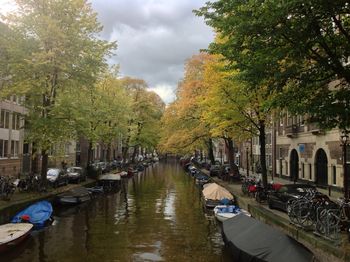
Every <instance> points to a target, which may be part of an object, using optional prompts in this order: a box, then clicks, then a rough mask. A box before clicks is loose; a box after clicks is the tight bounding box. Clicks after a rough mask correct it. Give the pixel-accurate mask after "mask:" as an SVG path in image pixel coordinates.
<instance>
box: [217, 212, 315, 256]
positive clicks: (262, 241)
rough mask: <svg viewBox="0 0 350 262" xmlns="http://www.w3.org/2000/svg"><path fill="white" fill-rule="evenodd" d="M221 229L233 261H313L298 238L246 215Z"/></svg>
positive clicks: (229, 220)
mask: <svg viewBox="0 0 350 262" xmlns="http://www.w3.org/2000/svg"><path fill="white" fill-rule="evenodd" d="M222 230H223V237H224V241H225V243H226V244H227V245H228V247H229V249H230V251H231V254H232V255H233V260H234V261H240V262H251V261H254V262H255V261H256V262H280V261H283V262H295V261H298V262H307V261H313V258H314V256H313V254H312V253H311V252H310V251H309V250H308V249H307V248H306V247H304V246H303V245H302V244H300V243H299V242H297V241H296V240H295V239H293V238H291V237H289V236H288V235H286V234H284V233H282V232H280V231H279V230H277V229H275V228H273V227H270V226H268V225H266V224H264V223H262V222H260V221H258V220H256V219H254V218H251V217H249V216H245V215H243V214H240V215H237V216H235V217H233V218H230V219H227V220H226V221H224V222H223V228H222Z"/></svg>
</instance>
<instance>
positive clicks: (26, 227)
mask: <svg viewBox="0 0 350 262" xmlns="http://www.w3.org/2000/svg"><path fill="white" fill-rule="evenodd" d="M32 228H33V225H32V224H30V223H9V224H4V225H0V252H4V251H6V250H8V249H10V248H13V247H15V246H16V245H18V244H19V243H21V242H22V241H23V240H24V239H25V238H26V237H27V236H28V235H29V233H30V230H31V229H32Z"/></svg>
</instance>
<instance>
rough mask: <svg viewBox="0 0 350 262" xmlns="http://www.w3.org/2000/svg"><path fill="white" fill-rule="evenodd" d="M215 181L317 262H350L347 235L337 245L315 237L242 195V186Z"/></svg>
mask: <svg viewBox="0 0 350 262" xmlns="http://www.w3.org/2000/svg"><path fill="white" fill-rule="evenodd" d="M214 181H215V182H216V183H218V184H220V185H221V186H223V187H225V188H226V189H227V190H229V191H230V192H231V193H232V194H233V195H234V196H235V200H236V202H237V204H238V205H239V206H240V207H241V208H243V209H246V210H248V211H249V212H250V213H251V214H252V216H253V217H254V218H256V219H259V220H260V221H262V222H264V223H266V224H268V225H270V226H272V227H275V228H277V229H279V230H281V231H283V232H284V233H286V234H287V235H289V236H291V237H292V238H294V239H296V240H297V241H298V242H300V243H302V244H303V245H304V246H305V247H307V248H308V249H310V250H311V252H313V254H314V255H315V257H316V259H317V261H320V262H340V261H350V244H349V242H348V241H347V239H346V236H345V235H344V236H342V241H341V243H342V244H340V245H335V244H334V243H332V242H330V241H327V240H325V239H323V238H321V237H318V236H316V235H314V234H313V233H312V232H307V231H305V230H303V229H301V228H298V227H296V226H294V225H292V224H291V223H290V221H289V218H288V216H287V215H286V214H284V213H282V212H280V211H276V210H271V209H269V208H268V207H267V206H266V205H262V204H258V203H257V202H256V201H255V200H254V199H252V198H249V197H246V196H244V195H242V192H241V185H240V184H238V183H234V184H231V183H227V182H224V181H222V180H220V179H218V178H214Z"/></svg>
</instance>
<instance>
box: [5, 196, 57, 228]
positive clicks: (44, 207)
mask: <svg viewBox="0 0 350 262" xmlns="http://www.w3.org/2000/svg"><path fill="white" fill-rule="evenodd" d="M23 215H28V216H29V222H30V223H32V224H34V226H37V227H40V226H44V224H45V222H46V221H47V220H48V219H49V218H50V217H51V215H52V205H51V204H50V202H48V201H45V200H44V201H39V202H37V203H34V204H33V205H30V206H29V207H27V208H26V209H24V210H22V211H21V212H19V213H18V214H17V215H15V216H14V217H13V218H12V220H11V222H12V223H21V222H23V221H22V218H21V217H22V216H23Z"/></svg>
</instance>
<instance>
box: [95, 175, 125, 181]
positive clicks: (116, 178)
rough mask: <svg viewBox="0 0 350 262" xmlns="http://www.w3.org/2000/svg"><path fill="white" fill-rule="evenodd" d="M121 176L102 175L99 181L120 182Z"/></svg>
mask: <svg viewBox="0 0 350 262" xmlns="http://www.w3.org/2000/svg"><path fill="white" fill-rule="evenodd" d="M120 179H121V178H120V175H119V174H106V175H102V176H100V178H99V180H113V181H114V180H115V181H117V180H120Z"/></svg>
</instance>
